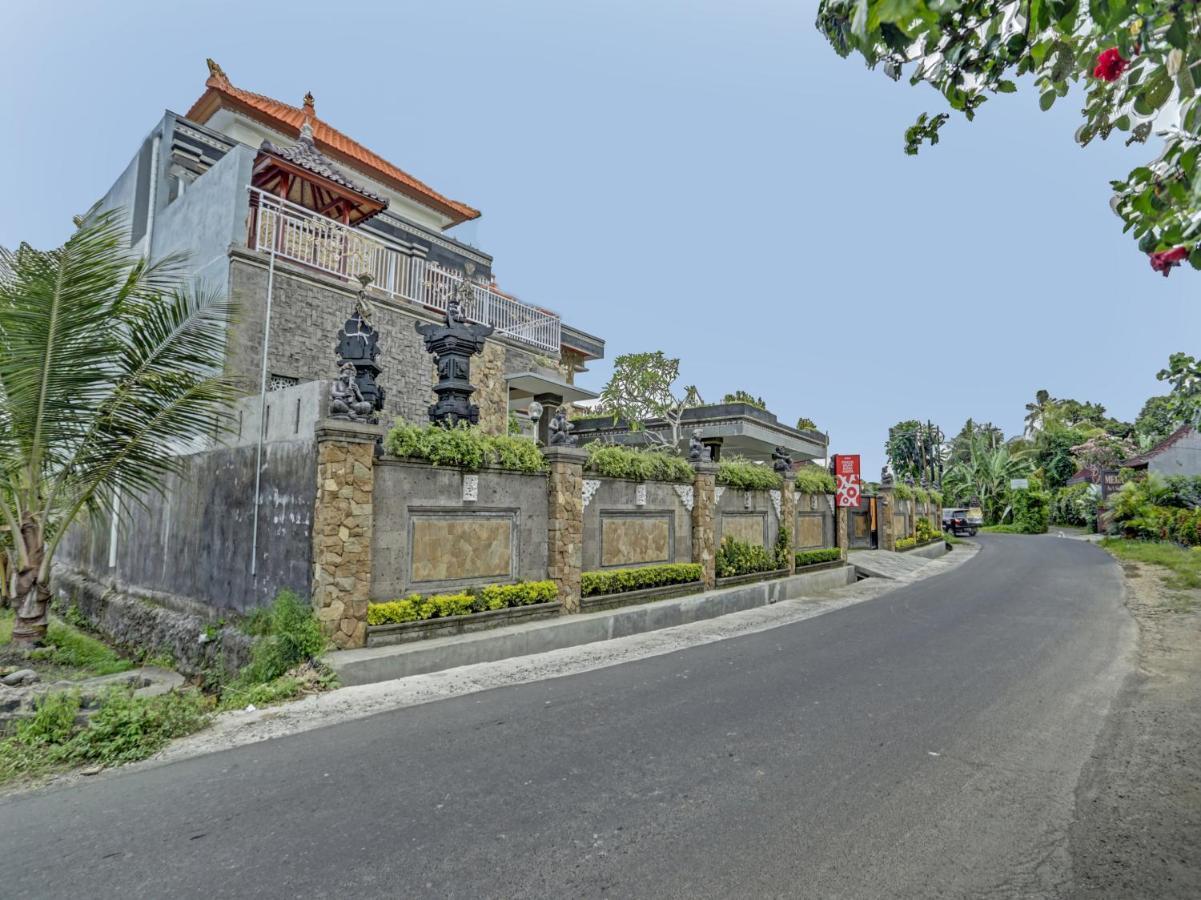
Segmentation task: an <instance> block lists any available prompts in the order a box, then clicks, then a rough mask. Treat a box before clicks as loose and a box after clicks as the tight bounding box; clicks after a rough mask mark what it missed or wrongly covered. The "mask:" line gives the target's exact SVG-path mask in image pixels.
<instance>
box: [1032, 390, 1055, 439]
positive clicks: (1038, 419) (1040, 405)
mask: <svg viewBox="0 0 1201 900" xmlns="http://www.w3.org/2000/svg"><path fill="white" fill-rule="evenodd" d="M1054 405H1055V400H1054V399H1052V397H1051V395H1050V393H1048V392H1047V391H1037V392H1035V394H1034V402H1033V403H1027V404H1026V434H1027V435H1033V434H1034V433H1035V432H1036V431H1041V430H1042V427H1043V425H1044V424H1045V423H1046V421H1047V415H1048V414H1049V413H1050V412H1051V409H1052V407H1054Z"/></svg>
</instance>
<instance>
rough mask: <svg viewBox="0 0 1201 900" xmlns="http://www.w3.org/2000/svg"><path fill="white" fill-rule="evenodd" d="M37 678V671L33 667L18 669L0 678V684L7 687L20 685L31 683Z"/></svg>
mask: <svg viewBox="0 0 1201 900" xmlns="http://www.w3.org/2000/svg"><path fill="white" fill-rule="evenodd" d="M37 680H38V673H37V672H35V671H33V669H18V670H17V671H15V672H12V673H10V674H8V675H5V676H4V678H2V679H0V684H3V685H5V686H7V687H20V686H21V685H23V684H33V683H34V682H35V681H37Z"/></svg>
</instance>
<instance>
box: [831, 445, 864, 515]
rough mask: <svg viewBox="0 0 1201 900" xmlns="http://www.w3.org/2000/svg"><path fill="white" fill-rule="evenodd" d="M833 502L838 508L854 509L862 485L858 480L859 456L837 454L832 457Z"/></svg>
mask: <svg viewBox="0 0 1201 900" xmlns="http://www.w3.org/2000/svg"><path fill="white" fill-rule="evenodd" d="M834 478H835V479H836V481H837V482H838V486H837V487H836V488H835V492H834V496H835V502H836V503H837V504H838V505H839V506H851V507H856V506H858V505H859V494H860V492H861V490H862V484H861V482H860V480H859V454H858V453H853V454H848V453H839V454H835V456H834Z"/></svg>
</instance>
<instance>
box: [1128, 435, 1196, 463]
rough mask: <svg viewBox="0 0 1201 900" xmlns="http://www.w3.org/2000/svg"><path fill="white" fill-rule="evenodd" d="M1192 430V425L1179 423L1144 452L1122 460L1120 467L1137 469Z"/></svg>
mask: <svg viewBox="0 0 1201 900" xmlns="http://www.w3.org/2000/svg"><path fill="white" fill-rule="evenodd" d="M1192 430H1193V426H1192V425H1181V426H1180V427H1179V428H1177V429H1176V430H1175V431H1173V432H1172V433H1171V434H1169V435H1168V436H1167V437H1166V438H1164V439H1163V440H1162V441H1160V442H1159V443H1158V444H1156V445H1155V446H1154V447H1152V448H1151V449H1150V450H1148V451H1147V452H1146V453H1140V454H1139V455H1138V456H1132V457H1130V459H1126V460H1123V461H1122V467H1123V468H1126V469H1137V468H1140V467H1142V466H1145V465H1147V464H1148V463H1149V462H1151V460H1152V459H1154V458H1155V457H1157V456H1159V454H1161V453H1163V451H1165V450H1167V449H1168V448H1169V447H1171V446H1172V445H1173V444H1175V443H1176V442H1177V441H1179V440H1180V439H1181V438H1183V437H1184V436H1185V435H1186V434H1190V433H1191V432H1192Z"/></svg>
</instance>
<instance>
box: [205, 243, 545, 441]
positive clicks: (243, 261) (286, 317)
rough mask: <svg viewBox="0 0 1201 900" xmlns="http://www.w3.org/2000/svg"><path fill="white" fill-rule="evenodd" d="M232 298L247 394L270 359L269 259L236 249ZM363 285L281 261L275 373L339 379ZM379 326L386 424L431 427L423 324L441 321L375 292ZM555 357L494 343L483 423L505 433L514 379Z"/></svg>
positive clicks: (478, 364)
mask: <svg viewBox="0 0 1201 900" xmlns="http://www.w3.org/2000/svg"><path fill="white" fill-rule="evenodd" d="M229 281H230V296H231V298H232V299H233V300H234V301H235V302H236V303H238V305H239V309H240V324H239V326H238V327H237V328H236V329H234V331H233V333H232V335H231V338H230V343H229V351H228V362H227V365H228V368H229V371H230V372H231V373H232V374H234V375H235V376H237V377H238V378H239V381H240V383H241V384H242V385H243V387H244V388H245V389H246V390H247V391H257V390H258V386H259V376H260V367H261V364H262V363H261V360H262V351H263V344H262V334H263V323H264V320H265V314H266V297H267V261H266V259H265V258H264V257H261V256H259V255H257V254H252V253H249V252H246V251H236V250H235V251H232V252H231V261H230V277H229ZM355 294H356V291H355V288H354V287H352V286H351V285H349V284H347V283H345V282H341V281H338V280H337V279H335V278H333V277H331V276H327V275H324V274H322V273H318V272H310V271H304V270H302V268H301V267H298V266H295V265H293V264H290V263H286V262H283V261H279V260H277V261H276V267H275V287H274V291H273V296H272V303H271V344H270V347H269V350H268V358H267V370H268V373H269V374H270V375H276V376H281V377H285V378H295V379H298V380H299V381H302V382H304V381H311V380H313V379H321V378H331V377H333V376H334V374H336V373H335V367H336V360H335V357H334V346H335V344H336V341H337V334H338V329H339V328H341V327H342V325H343V324H345V322H346V320H347V318H349V316H350V314H351V313H352V312H353V310H354V300H355ZM370 296H371V302H372V306H373V308H374V313H373V324H374V325H375V327H376V328H378V329H379V332H380V347H381V353H380V359H379V362H380V365H381V366H382V367H383V374H382V375H381V376H380V379H379V382H380V384H381V385H382V386H383V388H384V390H385V393H386V397H385V403H384V418H385V421H390V420H391V419H393V418H395V417H397V416H400V417H401V418H403V419H405V420H406V421H409V422H414V423H417V424H425V423H426V422H427V421H428V408H429V405H430V404H431V403H433V402H434V399H435V398H434V393H433V390H432V386H433V383H434V381H436V374H435V372H434V364H433V357H432V356H430V354H428V353H426V352H425V346H424V344H423V343H422V339H421V336H420V335H419V334H417V332H416V331H415V326H416V325H417V324H418V323H421V322H433V321H439V316H438V315H437V314H436V313H434V312H433V311H430V310H426V309H424V308H423V307H418V306H416V305H415V304H410V303H406V302H404V301H397V300H393V299H391V298H389V297H387V296H385V295H384V294H382V293H380V292H378V291H372V292H371V295H370ZM557 363H558V361H557V360H555V359H546V358H543V357H539V356H538V354H536V353H535V352H534V351H533V350H532V349H529V350H527V349H524V348H523V347H521V346H519V345H517V344H516V343H515V342H510V341H508V340H505V339H489V340H488V342H487V344H486V345H485V349H484V353H483V354H482V355H481V356H477V357H475V358H474V359H473V360H472V369H471V379H472V383H473V384H475V385H476V387H477V391H476V394H475V395H474V396H473V397H472V399H473V401H474V402H475V403H477V404H478V405H479V407H480V423H481V426H482V427H483V428H484V430H486V431H487V432H488V433H490V434H503V433H504V432H505V430H506V427H507V422H508V412H509V406H508V385H507V383H506V381H505V376H506V375H511V374H514V373H516V372H526V371H530V370H531V369H536V368H546V367H551V368H553V367H554V366H556V365H557Z"/></svg>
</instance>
